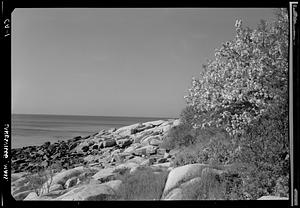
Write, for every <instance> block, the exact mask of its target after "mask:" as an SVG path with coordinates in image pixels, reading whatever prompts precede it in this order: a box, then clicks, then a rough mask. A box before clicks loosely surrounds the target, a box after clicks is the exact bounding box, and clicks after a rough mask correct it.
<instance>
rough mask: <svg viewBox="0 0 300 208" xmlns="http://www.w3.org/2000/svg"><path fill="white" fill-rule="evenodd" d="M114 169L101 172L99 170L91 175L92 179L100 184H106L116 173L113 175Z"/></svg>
mask: <svg viewBox="0 0 300 208" xmlns="http://www.w3.org/2000/svg"><path fill="white" fill-rule="evenodd" d="M115 169H116V168H105V169H102V170H99V171H98V172H97V173H96V174H95V175H93V176H92V177H93V179H95V180H99V181H101V182H107V181H109V180H111V179H113V177H114V176H115V174H116V173H114V170H115Z"/></svg>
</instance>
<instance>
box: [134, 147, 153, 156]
mask: <svg viewBox="0 0 300 208" xmlns="http://www.w3.org/2000/svg"><path fill="white" fill-rule="evenodd" d="M156 150H157V147H156V146H153V145H146V146H144V147H140V148H137V149H136V150H135V152H134V153H135V154H137V155H147V154H155V153H156Z"/></svg>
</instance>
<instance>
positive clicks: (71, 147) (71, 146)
mask: <svg viewBox="0 0 300 208" xmlns="http://www.w3.org/2000/svg"><path fill="white" fill-rule="evenodd" d="M75 147H77V143H71V144H70V145H69V150H72V149H74V148H75Z"/></svg>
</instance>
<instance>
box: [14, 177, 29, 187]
mask: <svg viewBox="0 0 300 208" xmlns="http://www.w3.org/2000/svg"><path fill="white" fill-rule="evenodd" d="M27 182H28V180H27V178H26V177H20V178H18V179H16V180H15V181H14V182H12V183H11V185H12V186H16V187H19V186H24V184H25V183H27Z"/></svg>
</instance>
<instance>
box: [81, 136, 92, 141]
mask: <svg viewBox="0 0 300 208" xmlns="http://www.w3.org/2000/svg"><path fill="white" fill-rule="evenodd" d="M90 137H91V135H88V136H85V137H82V139H83V140H85V139H88V138H90Z"/></svg>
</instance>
